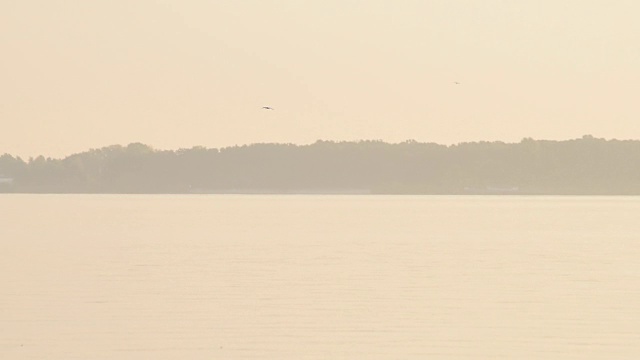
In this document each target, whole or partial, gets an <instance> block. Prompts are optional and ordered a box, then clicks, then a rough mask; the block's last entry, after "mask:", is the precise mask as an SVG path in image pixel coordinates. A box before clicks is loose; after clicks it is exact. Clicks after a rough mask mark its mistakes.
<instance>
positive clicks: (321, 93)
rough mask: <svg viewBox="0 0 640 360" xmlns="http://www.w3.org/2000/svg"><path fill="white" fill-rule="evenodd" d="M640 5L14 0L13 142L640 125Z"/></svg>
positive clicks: (4, 23) (81, 145)
mask: <svg viewBox="0 0 640 360" xmlns="http://www.w3.org/2000/svg"><path fill="white" fill-rule="evenodd" d="M638 14H640V2H639V1H637V0H613V1H611V0H609V1H606V0H520V1H513V0H322V1H319V0H318V1H316V0H307V1H301V0H215V1H212V0H136V1H130V0H92V1H66V0H20V1H9V0H0V49H2V52H1V56H0V154H1V153H10V154H13V155H20V156H23V157H28V156H36V155H40V154H42V155H45V156H51V157H62V156H66V155H69V154H72V153H77V152H81V151H85V150H88V149H90V148H99V147H102V146H108V145H112V144H123V145H126V144H128V143H131V142H142V143H145V144H148V145H151V146H153V147H154V148H157V149H178V148H190V147H193V146H206V147H224V146H233V145H236V144H237V145H242V144H250V143H256V142H279V143H296V144H307V143H313V142H315V141H316V140H318V139H323V140H336V141H342V140H360V139H379V140H384V141H388V142H401V141H405V140H408V139H413V140H417V141H421V142H437V143H442V144H453V143H458V142H465V141H496V140H500V141H506V142H518V141H520V140H521V139H522V138H524V137H532V138H535V139H557V140H564V139H570V138H577V137H581V136H582V135H585V134H591V135H593V136H596V137H603V138H617V139H640V116H639V115H640V101H638V100H639V98H638V94H640V45H639V44H640V21H637V15H638ZM262 106H271V107H273V108H274V110H273V111H271V110H263V109H261V108H262Z"/></svg>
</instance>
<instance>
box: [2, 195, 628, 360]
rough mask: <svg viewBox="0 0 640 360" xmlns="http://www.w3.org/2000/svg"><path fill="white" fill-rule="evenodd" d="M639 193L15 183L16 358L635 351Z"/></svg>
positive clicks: (591, 355)
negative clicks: (221, 191)
mask: <svg viewBox="0 0 640 360" xmlns="http://www.w3.org/2000/svg"><path fill="white" fill-rule="evenodd" d="M639 211H640V199H638V198H636V197H448V196H442V197H437V196H431V197H430V196H220V195H216V196H148V195H144V196H123V195H40V196H34V195H3V196H1V197H0V217H1V219H2V223H1V226H0V239H2V241H0V246H1V247H0V266H1V268H0V269H1V271H0V291H1V296H0V322H1V325H2V326H0V358H3V359H176V358H184V359H265V358H270V359H287V360H288V359H291V360H293V359H296V360H297V359H427V358H428V359H500V358H505V359H506V358H508V359H528V358H530V359H541V358H554V359H632V358H637V356H638V355H640V335H639V334H640V325H639V324H640V307H639V306H638V304H640V263H639V262H638V261H637V254H638V253H640V243H639V242H638V241H637V240H638V238H637V236H638V234H639V233H640V223H639V222H638V221H637V214H638V213H639Z"/></svg>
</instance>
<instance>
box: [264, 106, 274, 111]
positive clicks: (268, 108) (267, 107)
mask: <svg viewBox="0 0 640 360" xmlns="http://www.w3.org/2000/svg"><path fill="white" fill-rule="evenodd" d="M262 110H273V108H272V107H271V106H263V107H262Z"/></svg>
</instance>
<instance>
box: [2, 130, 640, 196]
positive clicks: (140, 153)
mask: <svg viewBox="0 0 640 360" xmlns="http://www.w3.org/2000/svg"><path fill="white" fill-rule="evenodd" d="M0 192H26V193H30V192H33V193H44V192H47V193H379V194H611V195H617V194H640V141H636V140H625V141H619V140H604V139H598V138H594V137H592V136H589V135H587V136H584V137H582V138H580V139H575V140H567V141H547V140H533V139H530V138H527V139H523V140H522V141H521V142H519V143H513V144H507V143H503V142H473V143H461V144H457V145H451V146H445V145H438V144H434V143H419V142H416V141H412V140H410V141H406V142H403V143H398V144H389V143H385V142H382V141H358V142H333V141H317V142H315V143H313V144H311V145H292V144H254V145H245V146H234V147H227V148H222V149H207V148H204V147H194V148H191V149H180V150H177V151H166V150H154V149H152V148H151V147H149V146H147V145H143V144H140V143H135V144H130V145H128V146H120V145H114V146H109V147H104V148H101V149H92V150H89V151H86V152H83V153H79V154H74V155H71V156H68V157H66V158H64V159H51V158H45V157H43V156H39V157H37V158H34V159H29V160H28V161H24V160H22V159H20V158H19V157H13V156H11V155H8V154H5V155H2V156H0Z"/></svg>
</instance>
